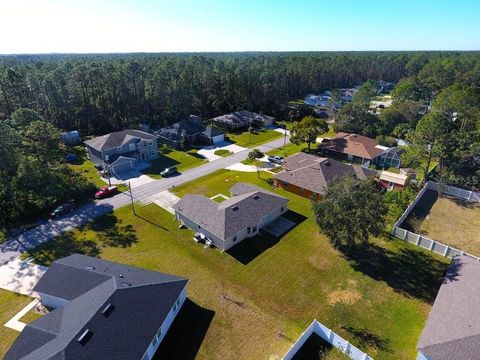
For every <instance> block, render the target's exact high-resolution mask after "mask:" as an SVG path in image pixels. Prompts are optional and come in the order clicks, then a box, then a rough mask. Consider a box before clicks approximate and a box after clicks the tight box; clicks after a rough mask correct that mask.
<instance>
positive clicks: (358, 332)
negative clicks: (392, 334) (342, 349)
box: [342, 326, 392, 352]
mask: <svg viewBox="0 0 480 360" xmlns="http://www.w3.org/2000/svg"><path fill="white" fill-rule="evenodd" d="M342 329H344V330H346V331H348V333H349V334H351V335H352V336H353V338H354V339H355V340H356V342H357V343H358V346H359V347H363V348H365V349H375V350H380V351H386V352H392V349H391V347H390V343H389V341H388V340H385V339H383V338H382V337H380V336H378V335H376V334H374V333H372V332H370V331H369V330H368V329H363V328H362V329H360V328H354V327H352V326H342Z"/></svg>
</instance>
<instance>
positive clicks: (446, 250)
mask: <svg viewBox="0 0 480 360" xmlns="http://www.w3.org/2000/svg"><path fill="white" fill-rule="evenodd" d="M448 250H450V246H448V245H446V246H445V251H444V252H443V256H445V257H447V254H448Z"/></svg>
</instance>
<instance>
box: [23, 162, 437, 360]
mask: <svg viewBox="0 0 480 360" xmlns="http://www.w3.org/2000/svg"><path fill="white" fill-rule="evenodd" d="M268 176H269V175H267V174H264V173H262V174H261V178H260V179H257V175H256V174H255V173H243V172H235V171H227V170H221V171H218V172H216V173H213V174H210V175H208V176H206V177H204V178H201V179H198V180H196V181H194V182H192V183H189V184H186V185H184V186H180V187H178V188H176V189H175V192H176V194H177V195H179V196H182V195H184V194H186V193H201V194H205V195H207V196H209V197H211V196H213V195H216V194H218V193H223V194H225V195H229V191H228V189H229V188H230V187H231V186H233V185H234V184H235V183H236V182H237V181H244V182H249V183H253V184H257V185H259V186H262V187H265V188H267V189H270V190H272V188H271V186H270V185H269V184H268V182H267V177H268ZM273 191H275V192H277V193H279V194H281V195H283V196H286V197H288V198H289V199H290V204H289V209H290V210H291V212H290V213H289V216H290V217H291V218H292V219H294V220H295V222H296V223H297V226H296V227H295V228H294V229H292V230H291V231H290V232H288V233H287V234H286V235H284V236H283V237H282V238H281V239H272V238H271V237H268V236H264V237H263V238H262V237H256V238H253V239H250V240H245V241H243V242H242V243H241V244H239V245H238V246H237V247H235V248H233V249H232V250H234V251H231V252H229V253H220V252H219V251H218V250H213V249H204V248H203V246H202V245H199V244H196V243H194V242H193V241H192V232H191V231H190V230H188V229H184V230H179V229H178V223H177V222H175V221H174V219H173V216H172V214H170V213H167V212H166V211H164V210H162V209H161V208H159V207H157V206H156V205H153V204H152V205H148V206H144V207H142V206H140V205H138V206H137V214H138V216H135V215H133V214H132V211H131V208H130V207H124V208H121V209H118V210H116V211H115V212H113V213H112V214H108V215H105V216H103V217H100V218H98V219H96V220H95V221H93V222H92V223H90V224H88V225H86V226H84V227H83V228H81V229H77V230H74V231H72V232H69V233H66V234H64V235H63V236H61V237H59V238H57V239H56V240H55V241H52V242H49V243H46V244H44V245H42V246H41V247H39V248H37V249H36V250H34V251H32V252H31V253H30V254H26V255H25V256H30V255H31V256H34V257H35V258H36V261H37V262H40V263H43V264H47V265H48V264H49V263H51V261H53V260H55V259H56V258H59V257H61V256H65V255H67V254H68V253H71V252H82V253H86V254H90V255H95V256H100V257H102V258H105V259H109V260H113V261H118V262H122V263H127V264H132V265H137V266H141V267H145V268H147V269H153V270H158V271H164V272H167V273H172V274H177V275H180V276H185V277H187V278H189V279H190V282H189V285H188V297H189V299H190V302H189V304H188V306H187V308H186V310H184V311H183V310H182V313H183V314H186V315H184V318H182V320H181V321H179V322H176V323H175V324H174V328H173V329H172V331H171V332H169V335H168V336H167V338H166V339H165V344H163V345H162V346H163V348H162V350H161V351H160V354H161V355H163V356H165V358H172V359H193V358H198V359H269V358H271V357H272V356H279V357H281V356H283V355H284V354H285V353H286V351H287V350H288V349H289V348H290V346H291V345H292V343H293V342H294V341H295V340H296V339H297V338H298V336H299V335H300V334H301V333H302V332H303V331H304V330H305V328H306V327H307V326H308V325H309V324H310V323H311V321H312V320H313V319H315V318H316V319H318V320H320V321H321V322H322V323H324V324H325V325H326V326H328V327H330V328H331V329H332V330H334V331H335V332H337V333H338V334H339V335H341V336H343V337H344V338H346V339H348V340H350V341H351V342H352V343H353V344H354V345H356V346H358V347H359V348H360V349H362V350H364V351H366V352H367V353H369V354H370V355H371V356H373V357H374V358H377V359H412V358H414V357H415V354H416V352H415V346H416V343H417V340H418V337H419V335H420V333H421V331H422V329H423V326H424V324H425V321H426V319H427V316H428V312H429V310H430V308H431V304H432V302H433V299H434V298H435V295H436V292H437V290H438V287H439V285H440V282H441V279H442V272H443V270H444V269H445V267H446V260H445V259H443V258H440V257H436V256H435V255H432V254H430V253H428V252H427V251H423V250H421V249H419V248H417V247H415V246H413V245H409V244H407V243H404V242H402V241H397V240H388V241H386V240H381V239H376V240H374V241H373V244H372V246H371V247H369V248H368V249H367V250H366V251H365V253H363V254H357V255H356V256H355V257H352V258H346V257H345V256H344V255H342V254H340V253H339V252H337V251H336V250H334V249H333V248H332V247H331V246H330V244H329V242H328V241H327V239H326V238H325V236H323V235H322V234H320V233H319V232H318V230H317V228H316V225H315V223H314V221H313V219H312V218H311V209H310V206H311V205H310V202H309V201H308V200H306V199H304V198H301V197H299V196H296V195H293V194H291V193H288V192H284V191H282V190H278V189H275V190H273ZM245 257H248V258H249V260H248V261H247V262H245V261H243V260H242V259H243V258H245ZM192 324H193V325H192ZM165 347H166V348H165ZM161 355H159V358H160V356H161ZM162 358H163V357H162Z"/></svg>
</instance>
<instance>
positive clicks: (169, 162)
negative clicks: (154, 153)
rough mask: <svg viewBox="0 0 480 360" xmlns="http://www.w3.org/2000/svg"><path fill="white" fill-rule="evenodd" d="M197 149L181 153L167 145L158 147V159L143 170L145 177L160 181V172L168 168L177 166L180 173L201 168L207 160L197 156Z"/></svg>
mask: <svg viewBox="0 0 480 360" xmlns="http://www.w3.org/2000/svg"><path fill="white" fill-rule="evenodd" d="M197 151H198V150H197V149H190V150H188V151H180V150H176V149H173V148H171V147H169V146H167V145H164V144H160V145H159V146H158V159H155V160H153V161H151V163H152V166H150V167H149V168H146V169H145V170H142V172H143V173H144V174H145V175H148V176H150V177H152V178H154V179H160V178H161V176H160V172H162V171H163V170H165V168H167V167H171V166H176V167H177V169H178V171H179V172H182V171H185V170H188V169H191V168H194V167H196V166H200V165H202V164H204V163H205V159H204V158H203V157H202V156H200V155H199V154H197Z"/></svg>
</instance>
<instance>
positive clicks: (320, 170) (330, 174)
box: [273, 152, 377, 200]
mask: <svg viewBox="0 0 480 360" xmlns="http://www.w3.org/2000/svg"><path fill="white" fill-rule="evenodd" d="M283 168H284V170H283V171H281V172H279V173H278V174H275V175H274V176H273V183H274V185H275V186H277V187H280V188H282V189H284V190H286V191H290V192H292V193H294V194H297V195H300V196H303V197H305V198H307V199H313V200H319V199H320V198H321V197H322V195H323V194H324V193H325V191H326V190H327V187H328V185H329V184H330V183H331V182H332V181H333V180H334V179H338V178H342V177H345V176H349V175H350V176H354V177H356V178H357V179H358V180H364V179H367V178H370V177H374V176H375V175H377V172H376V171H374V170H370V169H366V168H363V167H361V166H359V165H352V164H345V163H341V162H339V161H336V160H333V159H327V158H324V157H318V156H315V155H311V154H305V153H303V152H300V153H297V154H295V155H292V156H289V157H287V158H286V159H285V160H284V162H283Z"/></svg>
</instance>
